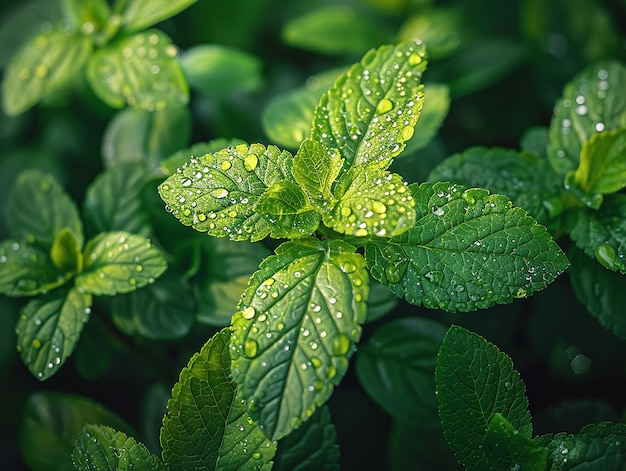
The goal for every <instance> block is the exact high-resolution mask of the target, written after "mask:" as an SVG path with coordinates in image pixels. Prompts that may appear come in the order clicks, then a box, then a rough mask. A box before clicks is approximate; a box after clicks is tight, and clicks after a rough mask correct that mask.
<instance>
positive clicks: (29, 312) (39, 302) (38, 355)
mask: <svg viewBox="0 0 626 471" xmlns="http://www.w3.org/2000/svg"><path fill="white" fill-rule="evenodd" d="M91 302H92V297H91V294H86V293H81V292H80V291H79V290H77V289H75V288H72V289H69V290H65V289H64V290H55V291H53V292H51V293H49V294H46V295H44V296H40V297H38V298H35V299H33V300H32V301H30V302H29V303H28V304H27V305H26V306H24V308H22V312H21V315H20V319H19V321H18V323H17V326H16V328H15V331H16V332H17V349H18V350H19V352H20V355H21V356H22V361H24V364H25V365H26V366H27V367H28V369H29V370H30V372H31V373H32V374H33V375H34V376H35V377H36V378H37V379H39V380H41V381H43V380H45V379H48V378H50V377H51V376H53V375H54V374H55V373H56V372H57V371H58V370H59V368H61V366H62V365H63V363H65V360H66V359H67V358H68V357H69V356H70V355H71V354H72V352H73V351H74V348H75V347H76V343H77V342H78V339H79V337H80V332H81V331H82V329H83V325H84V324H85V322H87V320H88V319H89V313H90V312H91Z"/></svg>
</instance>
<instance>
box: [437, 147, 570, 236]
mask: <svg viewBox="0 0 626 471" xmlns="http://www.w3.org/2000/svg"><path fill="white" fill-rule="evenodd" d="M561 180H562V179H561V178H559V176H558V175H557V174H556V173H555V172H554V171H553V170H552V168H550V165H549V164H548V162H547V161H545V160H543V159H541V158H540V157H537V156H536V155H534V154H530V153H527V152H517V151H515V150H508V149H503V148H501V147H494V148H486V147H471V148H469V149H467V150H465V151H464V152H462V153H458V154H454V155H453V156H451V157H448V158H447V159H446V160H444V161H443V162H442V163H441V164H439V165H438V166H437V167H435V168H434V169H433V170H432V172H431V174H430V176H429V177H428V181H446V182H452V183H458V184H460V185H464V186H466V187H469V188H472V187H478V188H486V189H488V190H489V191H491V192H493V193H500V194H503V195H506V196H508V197H509V198H510V199H511V201H512V202H513V204H514V205H515V206H519V207H521V208H523V209H525V210H526V211H528V212H529V213H530V214H531V215H532V216H533V217H534V218H535V219H537V221H539V222H540V223H542V224H544V225H549V223H550V219H551V218H554V217H556V216H558V214H559V213H560V212H561V208H562V204H561V200H560V197H559V190H560V187H561Z"/></svg>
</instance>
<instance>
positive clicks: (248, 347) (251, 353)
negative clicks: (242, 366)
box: [243, 339, 259, 358]
mask: <svg viewBox="0 0 626 471" xmlns="http://www.w3.org/2000/svg"><path fill="white" fill-rule="evenodd" d="M258 351H259V344H258V343H257V342H256V340H252V339H248V340H246V341H245V342H244V343H243V354H244V355H245V356H247V357H248V358H254V357H255V356H256V354H257V352H258Z"/></svg>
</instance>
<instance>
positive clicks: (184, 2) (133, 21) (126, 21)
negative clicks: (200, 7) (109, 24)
mask: <svg viewBox="0 0 626 471" xmlns="http://www.w3.org/2000/svg"><path fill="white" fill-rule="evenodd" d="M196 1H197V0H156V1H155V0H125V1H124V2H121V5H123V9H122V11H121V12H120V14H121V16H122V26H123V28H124V29H125V30H126V31H127V32H130V31H139V30H142V29H145V28H148V27H150V26H152V25H154V24H156V23H159V22H161V21H163V20H167V19H168V18H171V17H172V16H175V15H177V14H178V13H180V12H181V11H183V10H185V9H186V8H188V7H189V6H190V5H193V4H194V3H196Z"/></svg>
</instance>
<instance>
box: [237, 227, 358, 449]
mask: <svg viewBox="0 0 626 471" xmlns="http://www.w3.org/2000/svg"><path fill="white" fill-rule="evenodd" d="M354 252H355V248H354V247H352V246H351V245H349V244H347V243H345V242H342V241H338V240H326V241H323V242H320V241H319V240H318V239H313V238H311V239H299V240H297V241H293V242H287V243H284V244H282V245H281V246H280V247H278V249H276V255H274V256H272V257H269V258H267V259H266V260H265V261H264V262H263V263H262V264H261V268H260V270H259V271H257V272H256V273H255V274H254V275H253V276H252V278H251V279H250V286H249V287H248V289H247V290H246V292H245V293H244V295H243V297H242V298H241V302H240V303H239V311H238V312H237V313H236V314H235V315H234V316H233V321H232V329H233V336H232V339H231V344H232V349H233V350H232V352H231V354H232V356H233V374H234V375H235V379H236V380H237V382H238V385H239V391H240V394H241V396H242V397H243V398H244V400H245V402H246V405H247V409H248V412H249V413H250V415H251V416H252V417H253V418H254V419H255V420H258V422H259V424H260V425H262V426H263V430H264V432H265V434H266V435H267V436H268V437H270V438H271V439H280V438H282V437H284V436H285V435H287V434H289V433H290V432H291V431H292V430H293V429H294V428H296V427H297V426H298V425H300V424H301V423H302V422H303V421H304V420H306V419H307V418H309V417H310V416H311V415H313V413H314V412H315V409H316V408H317V407H319V406H321V405H322V404H323V403H324V402H325V401H326V400H327V399H328V398H329V397H330V395H331V393H332V390H333V387H334V386H335V385H337V384H339V381H340V380H341V378H342V377H343V375H344V374H345V372H346V370H347V368H348V359H349V358H350V356H351V355H352V353H353V352H354V344H355V343H356V342H357V341H358V340H359V337H360V335H361V326H360V324H362V323H363V321H364V320H365V300H366V299H367V294H368V277H367V272H366V270H365V260H364V259H363V257H362V256H361V255H359V254H356V253H354Z"/></svg>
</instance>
